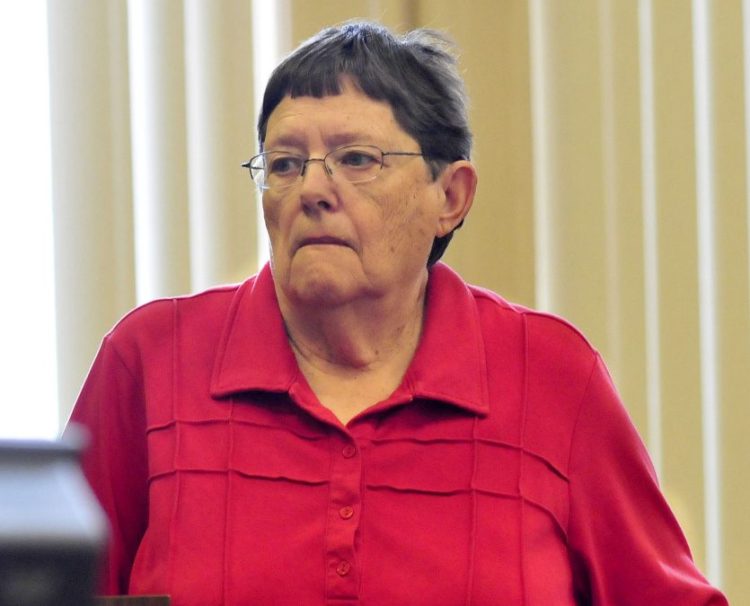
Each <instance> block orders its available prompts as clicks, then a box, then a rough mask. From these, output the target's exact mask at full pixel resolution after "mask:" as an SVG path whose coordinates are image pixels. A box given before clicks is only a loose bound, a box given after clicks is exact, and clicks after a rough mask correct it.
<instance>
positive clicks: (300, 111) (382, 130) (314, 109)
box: [265, 87, 411, 147]
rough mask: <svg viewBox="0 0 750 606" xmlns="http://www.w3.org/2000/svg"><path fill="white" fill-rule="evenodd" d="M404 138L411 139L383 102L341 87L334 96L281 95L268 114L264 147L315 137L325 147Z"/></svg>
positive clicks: (358, 91)
mask: <svg viewBox="0 0 750 606" xmlns="http://www.w3.org/2000/svg"><path fill="white" fill-rule="evenodd" d="M404 137H406V138H407V139H411V137H409V135H408V134H406V132H405V131H404V130H403V129H402V128H401V126H400V125H399V124H398V122H397V121H396V118H395V116H394V114H393V110H392V108H391V106H390V105H389V104H388V103H387V102H385V101H380V100H376V99H372V98H370V97H368V96H367V95H365V94H364V93H362V92H361V91H360V90H358V89H356V88H352V87H345V88H343V89H342V92H341V93H340V94H338V95H328V96H325V97H310V96H301V97H291V96H289V95H287V96H286V97H284V98H283V99H282V100H281V102H280V103H279V104H278V105H277V106H276V108H275V109H274V110H273V112H272V113H271V116H270V117H269V120H268V128H267V130H266V140H265V146H266V147H269V146H276V145H302V144H307V143H310V141H311V139H315V138H320V139H322V140H323V141H324V142H325V143H326V145H329V146H336V145H346V144H349V143H355V142H359V143H374V144H382V143H391V142H393V143H396V142H397V141H395V140H394V139H398V140H399V141H403V140H404Z"/></svg>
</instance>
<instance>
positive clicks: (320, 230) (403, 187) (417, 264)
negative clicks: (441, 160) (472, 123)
mask: <svg viewBox="0 0 750 606" xmlns="http://www.w3.org/2000/svg"><path fill="white" fill-rule="evenodd" d="M348 144H365V145H374V146H377V147H379V148H380V149H382V150H383V151H386V152H388V151H407V152H419V151H420V149H419V145H418V143H417V142H416V141H415V140H414V139H413V138H412V137H411V136H409V135H408V134H407V133H406V132H405V131H404V130H403V129H402V128H401V127H400V126H399V125H398V123H397V122H396V120H395V118H394V115H393V112H392V110H391V108H390V106H389V105H388V104H387V103H385V102H381V101H376V100H373V99H371V98H369V97H367V96H366V95H365V94H364V93H362V92H360V91H359V90H358V89H356V88H355V87H354V86H352V85H351V84H348V83H345V86H344V87H343V89H342V93H341V94H340V95H333V96H328V97H323V98H314V97H297V98H295V99H292V98H291V97H286V98H284V99H283V100H282V101H281V103H279V105H278V106H277V107H276V109H275V110H274V111H273V113H272V114H271V116H270V119H269V121H268V130H267V133H266V139H265V142H264V148H265V150H266V151H277V150H282V151H288V152H294V153H296V154H299V155H301V156H303V157H306V158H322V157H323V156H325V155H326V154H327V153H328V152H330V151H331V150H333V149H336V148H337V147H340V146H342V145H348ZM444 197H445V196H444V192H443V190H442V188H441V185H440V179H438V180H436V181H433V180H432V178H431V175H430V171H429V167H428V166H427V164H426V163H425V161H424V159H423V158H421V157H419V156H386V157H385V163H384V167H383V170H382V171H381V172H380V173H379V175H378V177H377V178H376V179H375V180H373V181H369V182H366V183H359V184H352V183H349V182H347V181H344V180H342V179H341V178H337V177H336V176H335V175H333V176H330V175H328V174H327V173H326V171H325V168H324V167H323V164H322V163H321V162H312V163H310V164H308V165H307V169H306V171H305V174H304V177H302V178H300V179H298V180H297V181H296V182H295V183H294V184H293V185H292V186H290V187H289V188H288V189H285V190H283V191H281V192H276V191H274V190H268V191H265V192H264V194H263V212H264V216H265V222H266V227H267V229H268V234H269V237H270V242H271V264H272V269H273V274H274V279H275V281H276V285H277V289H278V290H279V292H280V294H281V295H282V296H284V297H285V298H286V299H287V300H288V301H290V302H292V303H302V304H320V303H324V304H326V305H339V304H346V303H349V302H352V301H356V300H362V299H366V298H379V297H388V296H398V295H399V293H401V294H405V293H409V292H413V289H414V286H417V285H419V284H420V283H423V282H424V280H425V278H426V261H427V256H428V254H429V251H430V248H431V246H432V242H433V239H434V238H435V237H436V236H441V235H444V233H443V229H442V228H441V227H440V223H439V221H438V217H439V215H440V212H441V208H442V202H443V200H444Z"/></svg>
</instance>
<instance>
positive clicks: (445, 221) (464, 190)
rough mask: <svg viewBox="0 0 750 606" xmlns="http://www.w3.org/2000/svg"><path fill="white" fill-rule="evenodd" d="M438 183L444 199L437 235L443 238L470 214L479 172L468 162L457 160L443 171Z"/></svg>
mask: <svg viewBox="0 0 750 606" xmlns="http://www.w3.org/2000/svg"><path fill="white" fill-rule="evenodd" d="M438 181H439V182H440V185H441V187H442V191H443V193H444V199H443V209H442V212H441V213H440V216H439V217H438V232H437V234H436V235H437V237H442V236H444V235H446V234H448V233H450V232H452V231H453V230H454V229H455V228H456V227H458V226H459V225H460V224H461V222H462V221H463V220H464V218H465V217H466V215H467V214H469V210H471V204H472V202H474V193H475V192H476V190H477V170H476V168H474V165H473V164H472V163H471V162H469V161H468V160H457V161H456V162H452V163H451V164H449V165H448V166H446V167H445V168H444V169H443V172H442V173H441V174H440V176H439V177H438Z"/></svg>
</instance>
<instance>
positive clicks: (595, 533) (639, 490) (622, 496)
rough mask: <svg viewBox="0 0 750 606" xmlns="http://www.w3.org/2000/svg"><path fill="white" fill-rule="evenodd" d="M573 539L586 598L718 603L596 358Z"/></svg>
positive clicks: (576, 460)
mask: <svg viewBox="0 0 750 606" xmlns="http://www.w3.org/2000/svg"><path fill="white" fill-rule="evenodd" d="M570 457H571V458H570V465H569V473H570V522H569V542H570V546H571V550H572V552H573V560H574V566H575V568H576V573H577V574H576V577H577V579H578V584H579V586H578V591H579V592H580V594H581V595H582V596H584V597H583V599H584V602H583V603H585V604H591V605H596V606H600V605H601V606H604V605H610V604H617V605H619V606H641V605H643V604H659V605H660V606H708V605H711V606H719V605H726V604H727V601H726V599H725V598H724V596H723V595H722V594H721V593H720V592H719V591H718V590H716V589H715V588H713V587H712V586H711V585H710V584H709V583H708V582H707V581H706V579H705V578H704V577H703V575H702V574H701V573H700V572H699V570H698V569H697V567H696V566H695V564H694V562H693V560H692V556H691V555H690V550H689V548H688V545H687V542H686V540H685V538H684V536H683V534H682V531H681V529H680V527H679V525H678V524H677V521H676V520H675V518H674V515H673V514H672V512H671V510H670V509H669V506H668V505H667V503H666V501H665V499H664V497H663V495H662V493H661V491H660V490H659V486H658V484H657V479H656V474H655V472H654V470H653V466H652V464H651V461H650V459H649V456H648V453H647V452H646V448H645V446H644V445H643V442H642V441H641V439H640V437H639V436H638V434H637V432H636V430H635V428H634V427H633V424H632V423H631V421H630V419H629V417H628V415H627V412H626V411H625V409H624V408H623V406H622V404H621V403H620V401H619V397H618V396H617V393H616V392H615V389H614V387H613V385H612V382H611V380H610V378H609V375H608V373H607V370H606V368H605V367H604V364H603V363H602V361H601V359H598V360H597V363H596V366H595V368H594V371H593V375H592V377H591V379H590V383H589V386H588V388H587V391H586V395H585V396H584V401H583V402H582V405H581V409H580V413H579V418H578V420H577V424H576V428H575V432H574V435H573V443H572V446H571V454H570Z"/></svg>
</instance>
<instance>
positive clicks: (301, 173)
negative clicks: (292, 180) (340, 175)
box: [300, 158, 333, 178]
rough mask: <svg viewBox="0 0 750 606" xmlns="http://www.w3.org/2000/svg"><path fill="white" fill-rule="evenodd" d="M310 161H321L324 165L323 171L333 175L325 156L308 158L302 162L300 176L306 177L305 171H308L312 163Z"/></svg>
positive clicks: (330, 175)
mask: <svg viewBox="0 0 750 606" xmlns="http://www.w3.org/2000/svg"><path fill="white" fill-rule="evenodd" d="M310 162H320V163H321V164H322V165H323V171H324V172H325V174H326V175H328V176H329V177H332V176H333V173H332V172H331V169H330V168H328V164H327V163H326V161H325V158H308V159H307V160H305V162H304V164H302V171H301V172H300V177H302V178H304V176H305V173H306V172H307V167H308V165H309V164H310Z"/></svg>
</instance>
